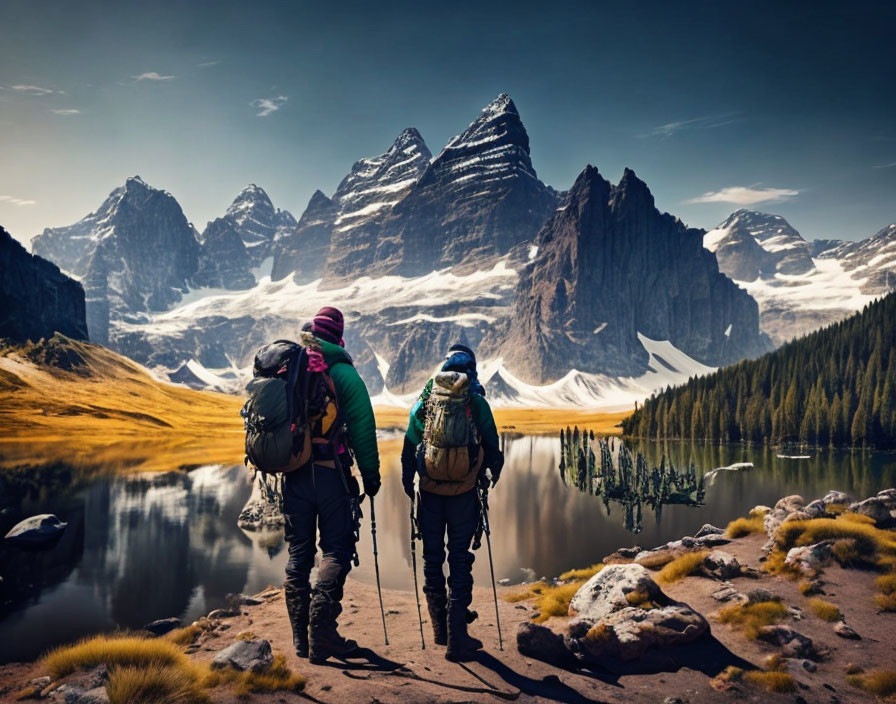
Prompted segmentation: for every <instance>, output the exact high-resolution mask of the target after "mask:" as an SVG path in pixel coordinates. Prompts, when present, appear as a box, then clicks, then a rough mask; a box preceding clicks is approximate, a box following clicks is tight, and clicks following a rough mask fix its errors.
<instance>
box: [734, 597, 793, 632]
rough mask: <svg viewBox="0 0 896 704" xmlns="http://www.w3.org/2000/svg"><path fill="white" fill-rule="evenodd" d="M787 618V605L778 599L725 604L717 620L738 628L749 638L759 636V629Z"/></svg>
mask: <svg viewBox="0 0 896 704" xmlns="http://www.w3.org/2000/svg"><path fill="white" fill-rule="evenodd" d="M785 618H787V607H786V606H785V605H784V604H782V603H781V602H780V601H760V602H758V603H756V604H747V605H740V604H737V605H734V606H727V607H725V608H724V609H722V610H721V611H720V612H719V622H720V623H726V624H729V625H731V626H735V627H736V628H740V629H741V630H742V631H743V632H744V635H745V636H746V637H747V638H750V639H751V640H755V639H756V638H758V637H759V629H760V628H762V627H763V626H773V625H775V624H776V623H780V622H781V621H783V620H784V619H785Z"/></svg>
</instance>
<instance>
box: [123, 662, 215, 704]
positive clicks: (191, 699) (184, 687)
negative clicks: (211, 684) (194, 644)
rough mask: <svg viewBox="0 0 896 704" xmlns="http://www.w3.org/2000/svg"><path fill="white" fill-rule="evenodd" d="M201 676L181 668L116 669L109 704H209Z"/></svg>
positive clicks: (192, 670)
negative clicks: (202, 686) (203, 689)
mask: <svg viewBox="0 0 896 704" xmlns="http://www.w3.org/2000/svg"><path fill="white" fill-rule="evenodd" d="M200 679H201V678H200V676H199V673H198V671H197V670H195V669H193V668H184V667H180V666H171V665H169V666H167V667H157V666H149V667H145V666H141V667H116V668H114V669H113V670H111V671H110V673H109V681H108V682H107V683H106V693H107V694H108V695H109V702H110V704H138V703H139V704H206V702H209V701H211V700H210V698H209V696H208V695H207V694H206V693H205V692H203V691H202V688H201V683H200Z"/></svg>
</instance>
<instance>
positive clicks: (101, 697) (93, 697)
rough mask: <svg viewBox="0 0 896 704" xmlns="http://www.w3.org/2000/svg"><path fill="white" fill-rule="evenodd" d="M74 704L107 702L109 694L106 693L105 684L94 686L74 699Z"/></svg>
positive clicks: (100, 703) (103, 703) (104, 703)
mask: <svg viewBox="0 0 896 704" xmlns="http://www.w3.org/2000/svg"><path fill="white" fill-rule="evenodd" d="M75 704H109V695H108V694H107V693H106V688H105V686H103V687H94V688H93V689H88V690H87V691H86V692H84V694H82V695H81V696H80V697H79V698H78V699H76V700H75Z"/></svg>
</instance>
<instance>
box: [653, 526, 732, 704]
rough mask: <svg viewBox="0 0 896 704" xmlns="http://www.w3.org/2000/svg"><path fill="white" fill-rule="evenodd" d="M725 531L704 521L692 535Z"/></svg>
mask: <svg viewBox="0 0 896 704" xmlns="http://www.w3.org/2000/svg"><path fill="white" fill-rule="evenodd" d="M724 532H725V529H724V528H719V527H718V526H714V525H712V523H704V524H703V527H702V528H700V530H698V531H697V533H696V534H695V535H694V537H695V538H702V537H703V536H704V535H722V534H723V533H724ZM667 699H672V697H667Z"/></svg>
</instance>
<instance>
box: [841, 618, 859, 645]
mask: <svg viewBox="0 0 896 704" xmlns="http://www.w3.org/2000/svg"><path fill="white" fill-rule="evenodd" d="M834 633H836V634H837V635H838V636H840V637H841V638H848V639H849V640H862V636H860V635H859V634H858V633H856V632H855V631H854V630H853V629H852V628H850V627H849V626H847V625H846V622H845V621H837V623H835V624H834Z"/></svg>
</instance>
